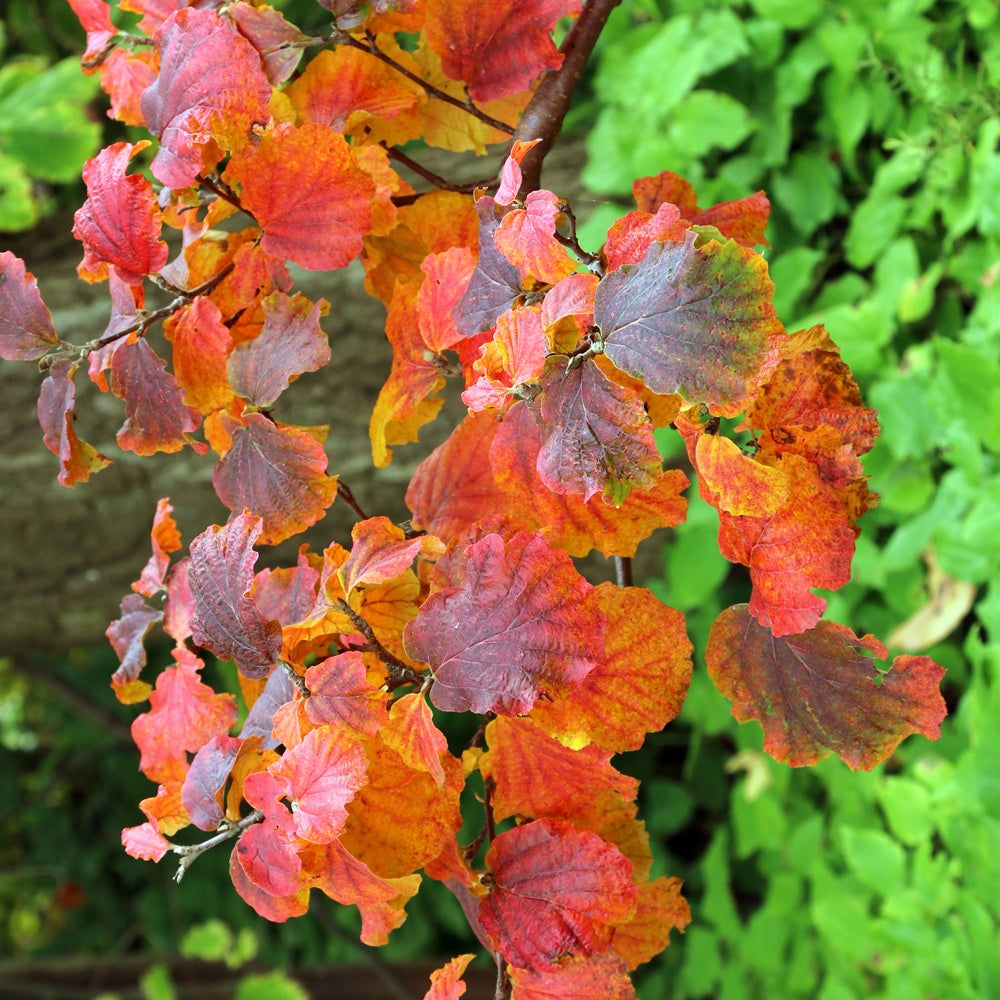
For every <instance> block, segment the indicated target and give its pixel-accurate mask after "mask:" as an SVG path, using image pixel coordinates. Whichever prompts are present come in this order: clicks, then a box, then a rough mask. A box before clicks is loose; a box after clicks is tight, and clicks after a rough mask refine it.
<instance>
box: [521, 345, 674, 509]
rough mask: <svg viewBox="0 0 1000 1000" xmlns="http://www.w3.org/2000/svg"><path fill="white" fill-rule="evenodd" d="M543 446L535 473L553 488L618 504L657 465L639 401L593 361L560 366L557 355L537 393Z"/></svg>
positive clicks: (650, 477) (649, 479)
mask: <svg viewBox="0 0 1000 1000" xmlns="http://www.w3.org/2000/svg"><path fill="white" fill-rule="evenodd" d="M538 403H539V414H540V416H541V421H540V430H541V432H542V446H541V449H540V450H539V452H538V460H537V468H538V474H539V476H540V477H541V480H542V482H543V483H545V485H546V486H547V487H548V488H549V489H550V490H552V492H553V493H576V494H582V495H583V499H584V501H587V500H589V499H590V498H591V497H592V496H593V495H594V494H595V493H603V495H604V498H605V500H606V501H607V502H609V503H612V504H614V505H615V506H618V505H620V504H621V502H622V501H623V500H624V499H625V498H626V497H627V496H628V493H629V490H630V489H631V487H633V486H639V487H647V486H650V485H652V484H653V482H655V480H656V477H657V475H658V473H659V472H660V471H661V468H662V460H661V458H660V452H659V449H658V448H657V446H656V441H655V439H654V438H653V425H652V424H651V423H650V420H649V415H648V414H647V413H646V410H645V407H644V406H643V404H642V400H641V399H639V397H638V396H636V395H635V394H634V393H632V392H629V391H628V390H627V389H623V388H622V387H621V386H619V385H615V384H614V383H613V382H610V381H608V379H607V378H605V377H604V374H603V372H601V370H600V369H599V368H598V367H597V365H594V364H582V365H579V366H578V367H576V368H574V369H573V370H572V371H569V372H565V371H564V363H563V362H562V361H559V360H558V359H557V362H556V364H554V365H553V366H552V367H551V368H549V370H548V371H547V372H546V375H545V377H544V378H543V379H542V382H541V392H540V393H539V396H538Z"/></svg>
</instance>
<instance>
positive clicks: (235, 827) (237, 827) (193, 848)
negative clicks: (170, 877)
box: [170, 809, 264, 882]
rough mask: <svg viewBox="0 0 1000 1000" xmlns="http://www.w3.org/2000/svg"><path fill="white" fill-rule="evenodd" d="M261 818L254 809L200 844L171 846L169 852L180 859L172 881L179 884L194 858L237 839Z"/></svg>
mask: <svg viewBox="0 0 1000 1000" xmlns="http://www.w3.org/2000/svg"><path fill="white" fill-rule="evenodd" d="M263 818H264V813H263V811H262V810H260V809H254V811H253V812H252V813H250V815H249V816H244V817H243V819H241V820H239V821H238V822H236V823H233V824H232V825H231V826H227V827H225V829H222V830H220V831H219V832H218V833H217V834H216V835H215V836H214V837H209V838H208V840H203V841H202V842H201V843H200V844H187V845H181V844H171V845H170V850H171V851H172V852H173V853H174V854H179V855H180V857H181V860H180V862H179V864H178V865H177V872H176V874H175V875H174V881H175V882H180V880H181V879H182V878H184V873H185V872H186V871H187V870H188V868H190V867H191V865H192V864H194V860H195V858H198V857H200V856H201V855H202V854H204V853H205V851H207V850H209V848H212V847H217V846H218V845H219V844H224V843H225V842H226V841H227V840H232V839H233V837H238V836H239V835H240V834H241V833H242V832H243V831H244V830H246V829H247V828H248V827H251V826H253V825H254V823H259V822H260V821H261V820H262V819H263Z"/></svg>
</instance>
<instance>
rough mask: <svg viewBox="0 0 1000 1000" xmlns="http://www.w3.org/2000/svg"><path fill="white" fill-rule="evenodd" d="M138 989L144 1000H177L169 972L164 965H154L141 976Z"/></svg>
mask: <svg viewBox="0 0 1000 1000" xmlns="http://www.w3.org/2000/svg"><path fill="white" fill-rule="evenodd" d="M139 989H140V990H141V991H142V995H143V998H144V1000H177V993H176V991H175V990H174V984H173V982H172V981H171V979H170V971H169V970H168V969H167V967H166V966H165V965H154V966H152V967H151V968H149V969H148V970H147V971H146V972H144V973H143V974H142V977H141V978H140V980H139Z"/></svg>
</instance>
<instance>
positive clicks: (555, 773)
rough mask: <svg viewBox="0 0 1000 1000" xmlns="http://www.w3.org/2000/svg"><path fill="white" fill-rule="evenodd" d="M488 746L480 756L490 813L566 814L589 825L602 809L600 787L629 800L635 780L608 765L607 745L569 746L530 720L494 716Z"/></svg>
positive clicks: (634, 790) (497, 815)
mask: <svg viewBox="0 0 1000 1000" xmlns="http://www.w3.org/2000/svg"><path fill="white" fill-rule="evenodd" d="M486 742H487V743H488V744H489V750H488V751H487V752H486V753H484V754H483V755H482V756H481V757H480V759H479V770H480V771H481V773H482V775H483V777H484V778H492V779H493V781H494V782H495V785H496V788H495V790H494V792H493V794H492V797H491V805H492V806H493V813H494V817H495V819H496V820H497V822H499V821H500V820H503V819H506V818H507V817H508V816H517V817H519V818H522V819H523V818H530V819H541V818H542V817H546V816H548V817H551V818H554V819H566V820H569V821H570V822H572V823H573V825H574V826H576V827H577V828H578V829H579V828H592V827H593V826H594V825H595V824H596V823H597V822H598V819H599V817H600V815H601V812H602V811H603V809H604V805H605V803H604V801H603V798H604V797H603V794H602V793H604V792H605V791H614V792H617V794H618V795H619V796H621V798H622V799H624V800H625V801H627V802H632V801H633V800H634V799H635V796H636V793H637V792H638V790H639V782H638V781H636V780H635V778H629V777H627V776H626V775H624V774H621V773H620V772H618V771H616V770H615V769H614V768H613V767H612V766H611V763H610V761H611V756H612V753H611V751H610V750H602V749H600V748H599V747H596V746H593V745H592V746H587V747H583V748H582V749H579V750H571V749H570V748H569V747H565V746H563V745H562V744H561V743H559V742H558V741H556V740H555V739H554V738H553V737H552V736H550V735H549V734H548V733H546V732H545V731H544V730H543V729H541V728H540V727H539V726H537V725H535V723H534V722H532V721H531V719H524V718H521V719H506V718H502V717H501V718H497V719H494V720H493V721H492V722H490V723H489V725H487V727H486Z"/></svg>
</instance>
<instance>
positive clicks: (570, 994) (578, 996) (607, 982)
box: [510, 952, 636, 1000]
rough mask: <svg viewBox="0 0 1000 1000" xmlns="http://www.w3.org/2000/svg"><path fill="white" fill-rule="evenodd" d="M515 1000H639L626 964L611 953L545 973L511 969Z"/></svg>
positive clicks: (577, 960)
mask: <svg viewBox="0 0 1000 1000" xmlns="http://www.w3.org/2000/svg"><path fill="white" fill-rule="evenodd" d="M510 981H511V982H512V983H513V984H514V993H513V1000H636V993H635V988H634V987H633V985H632V980H631V979H630V978H629V975H628V969H627V968H626V966H625V963H624V962H623V961H622V960H621V959H620V958H619V957H618V956H617V955H614V954H612V953H610V952H602V953H600V954H598V955H590V956H589V957H587V958H571V959H569V960H568V961H564V962H561V963H560V964H559V965H556V966H552V967H550V968H546V969H535V970H530V969H513V968H512V969H511V970H510Z"/></svg>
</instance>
